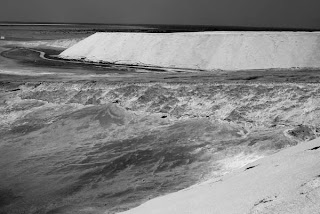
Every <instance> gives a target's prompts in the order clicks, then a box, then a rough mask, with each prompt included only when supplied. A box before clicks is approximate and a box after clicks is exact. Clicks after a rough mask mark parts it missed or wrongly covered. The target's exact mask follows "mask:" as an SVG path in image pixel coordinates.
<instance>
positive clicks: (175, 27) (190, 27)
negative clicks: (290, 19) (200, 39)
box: [0, 21, 320, 32]
mask: <svg viewBox="0 0 320 214" xmlns="http://www.w3.org/2000/svg"><path fill="white" fill-rule="evenodd" d="M0 26H8V27H10V26H40V27H41V26H66V27H68V26H70V27H72V26H81V27H84V26H96V27H103V26H109V27H111V26H112V27H114V26H119V27H120V26H121V27H139V28H157V29H162V30H168V31H184V32H188V31H189V32H194V31H309V32H314V31H320V28H298V27H256V26H215V25H178V24H170V25H169V24H130V23H129V24H122V23H120V24H117V23H109V24H104V23H53V22H51V23H50V22H48V23H45V22H5V21H2V22H1V21H0Z"/></svg>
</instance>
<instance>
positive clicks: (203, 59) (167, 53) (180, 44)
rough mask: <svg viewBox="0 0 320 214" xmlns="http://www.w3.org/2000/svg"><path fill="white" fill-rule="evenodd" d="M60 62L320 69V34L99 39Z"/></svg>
mask: <svg viewBox="0 0 320 214" xmlns="http://www.w3.org/2000/svg"><path fill="white" fill-rule="evenodd" d="M60 57H62V58H66V59H85V60H88V61H96V62H97V61H104V62H111V63H118V64H133V65H148V66H156V67H167V68H168V67H169V68H183V69H199V70H244V69H271V68H286V69H288V68H319V67H320V32H195V33H95V34H94V35H92V36H89V37H88V38H86V39H84V40H82V41H81V42H79V43H77V44H75V45H74V46H72V47H70V48H68V49H67V50H65V51H64V52H62V53H61V54H60Z"/></svg>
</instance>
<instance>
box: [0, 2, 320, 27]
mask: <svg viewBox="0 0 320 214" xmlns="http://www.w3.org/2000/svg"><path fill="white" fill-rule="evenodd" d="M319 9H320V1H319V0H1V4H0V21H19V22H81V23H124V24H126V23H128V24H132V23H134V24H190V25H196V24H201V25H203V24H208V25H231V26H258V27H259V26H267V27H309V28H320V13H319Z"/></svg>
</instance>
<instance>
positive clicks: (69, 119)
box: [0, 82, 319, 213]
mask: <svg viewBox="0 0 320 214" xmlns="http://www.w3.org/2000/svg"><path fill="white" fill-rule="evenodd" d="M318 94H319V86H318V85H316V84H281V85H280V84H214V83H212V84H161V85H160V84H121V85H120V84H105V83H92V82H83V83H72V82H70V83H68V82H66V83H49V82H48V83H2V85H1V94H0V97H1V99H0V100H1V103H0V123H1V124H0V134H1V136H2V137H1V140H0V146H1V150H0V163H1V165H0V169H1V170H0V177H1V180H0V191H1V195H5V196H4V197H1V207H0V208H1V209H2V210H3V212H7V211H8V212H9V213H19V212H22V211H25V212H26V213H35V212H38V213H45V212H49V213H68V212H70V213H81V212H83V213H99V212H101V213H102V212H104V211H105V210H107V211H108V212H110V213H113V212H116V211H122V210H126V209H127V208H131V207H134V206H137V205H139V204H140V203H142V202H144V201H146V200H148V199H150V198H154V197H156V196H158V195H162V194H164V193H169V192H174V191H177V190H180V189H183V188H186V187H188V186H190V185H193V184H196V183H198V182H202V181H205V180H207V179H209V178H214V177H217V176H220V175H223V174H225V173H227V172H231V171H234V170H236V169H238V168H240V167H242V166H244V165H246V164H247V163H250V162H252V161H255V160H257V159H260V158H262V157H264V156H266V155H270V154H273V153H274V152H276V151H279V150H280V149H282V148H285V147H288V146H292V145H296V144H297V143H299V142H303V141H307V140H310V139H314V138H315V137H317V136H318V131H319V129H318V127H319V109H318V106H319V95H318ZM80 211H81V212H80Z"/></svg>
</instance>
